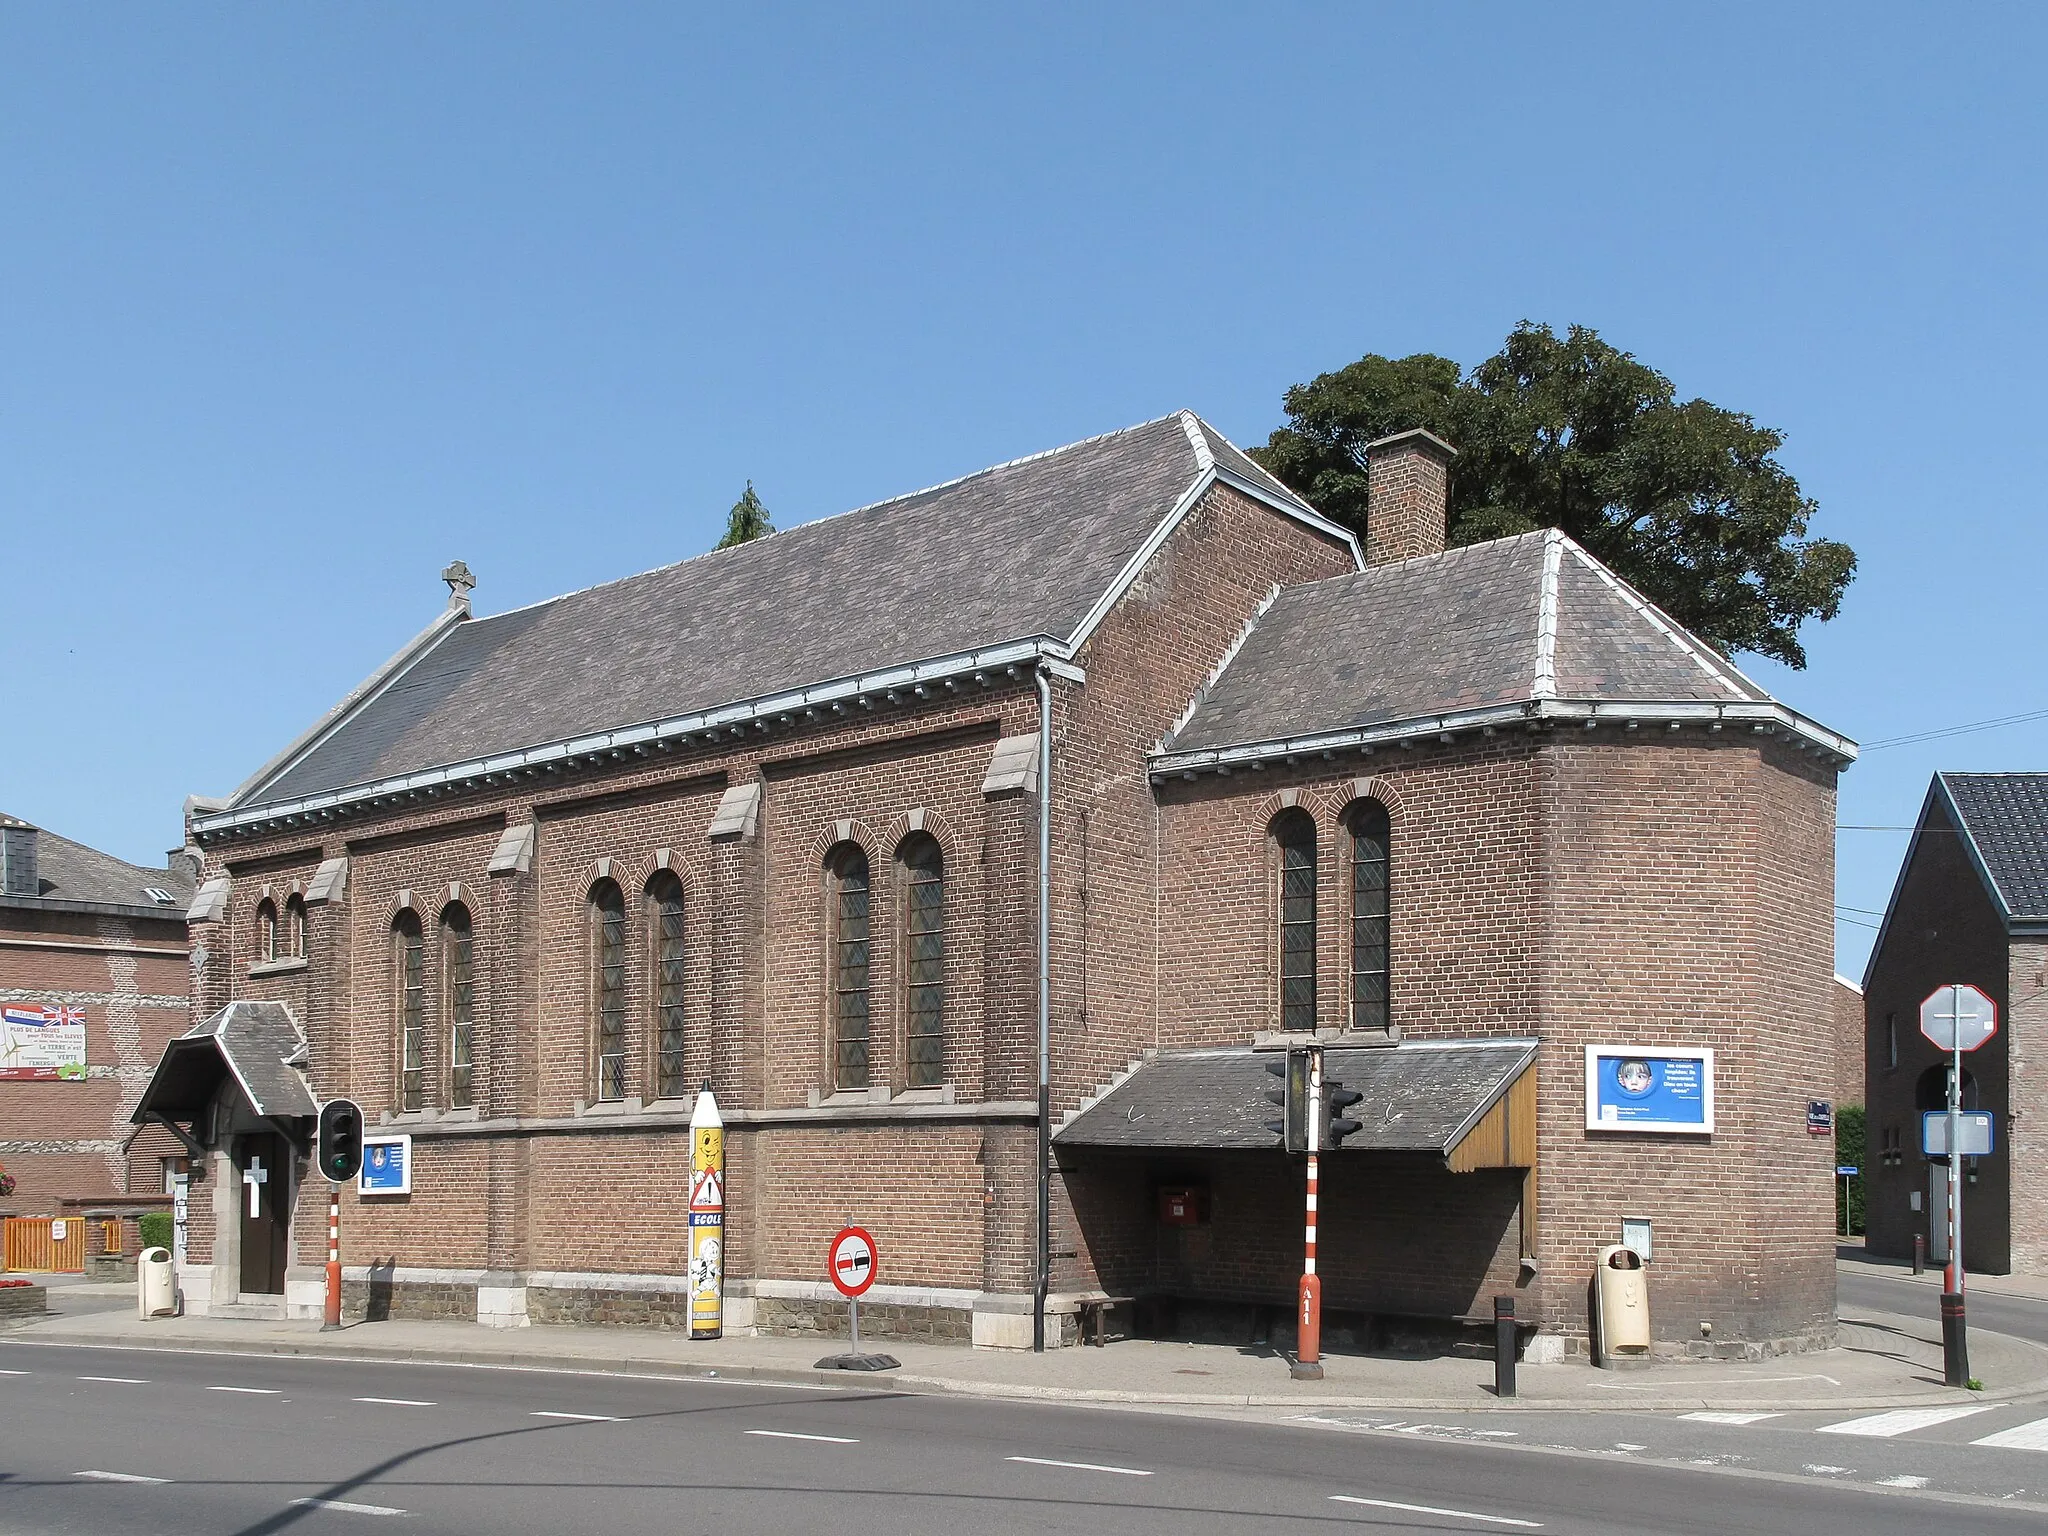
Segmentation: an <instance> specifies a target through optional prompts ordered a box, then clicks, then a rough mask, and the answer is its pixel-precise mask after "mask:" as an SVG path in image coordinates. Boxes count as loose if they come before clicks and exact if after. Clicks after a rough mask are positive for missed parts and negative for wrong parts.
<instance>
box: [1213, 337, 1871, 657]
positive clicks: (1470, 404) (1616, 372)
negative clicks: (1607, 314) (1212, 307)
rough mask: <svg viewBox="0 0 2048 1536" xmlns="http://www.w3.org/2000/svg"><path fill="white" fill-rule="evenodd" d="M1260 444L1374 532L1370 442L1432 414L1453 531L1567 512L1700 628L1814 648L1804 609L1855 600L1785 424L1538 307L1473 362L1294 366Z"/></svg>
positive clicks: (1602, 552)
mask: <svg viewBox="0 0 2048 1536" xmlns="http://www.w3.org/2000/svg"><path fill="white" fill-rule="evenodd" d="M1285 405H1286V409H1287V416H1288V425H1286V426H1284V427H1282V428H1280V429H1279V430H1278V431H1276V432H1274V433H1273V435H1272V437H1271V438H1270V439H1269V440H1268V441H1267V443H1266V445H1265V446H1264V447H1263V448H1258V449H1254V450H1253V456H1254V457H1255V458H1257V459H1258V461H1259V462H1260V463H1261V464H1263V465H1265V467H1266V468H1267V469H1269V470H1271V471H1272V472H1273V473H1274V474H1275V475H1277V476H1279V477H1280V479H1281V480H1283V481H1285V482H1286V483H1287V484H1288V485H1289V486H1292V487H1293V488H1294V489H1295V490H1297V491H1299V492H1301V493H1302V494H1303V495H1304V496H1306V497H1308V498H1309V500H1310V501H1311V502H1312V503H1313V504H1314V505H1315V506H1317V507H1319V508H1320V509H1322V511H1323V512H1325V513H1326V514H1328V515H1329V516H1331V517H1333V518H1335V519H1337V520H1338V521H1339V522H1342V523H1345V524H1347V525H1348V526H1349V527H1351V528H1352V530H1353V531H1355V532H1357V533H1359V534H1361V535H1362V534H1363V533H1364V531H1365V519H1366V464H1365V445H1366V444H1367V443H1369V442H1371V441H1372V440H1373V439H1375V438H1379V437H1385V436H1387V435H1388V434H1389V433H1392V432H1401V431H1405V430H1407V429H1408V428H1410V427H1427V428H1428V429H1429V430H1430V431H1432V432H1434V433H1436V434H1437V435H1438V436H1439V437H1441V438H1443V439H1445V440H1446V441H1447V442H1449V443H1451V444H1453V445H1454V446H1455V447H1456V448H1457V449H1458V457H1457V459H1456V460H1455V461H1453V463H1452V465H1451V507H1450V530H1449V535H1450V542H1451V543H1452V544H1474V543H1477V542H1479V541H1480V540H1482V539H1494V538H1500V537H1503V536H1504V535H1507V534H1514V533H1526V532H1528V531H1530V530H1531V529H1536V528H1562V529H1563V530H1564V531H1565V532H1566V533H1568V534H1570V535H1571V536H1572V538H1574V539H1576V540H1577V541H1578V542H1579V543H1581V544H1583V545H1584V546H1585V547H1586V548H1587V549H1588V550H1590V551H1592V553H1593V554H1594V555H1596V556H1597V557H1598V558H1599V559H1601V560H1603V561H1605V562H1606V563H1607V565H1608V566H1610V567H1611V568H1612V569H1613V570H1614V571H1616V572H1617V573H1618V574H1619V575H1620V576H1621V577H1622V578H1623V579H1624V580H1626V581H1628V582H1629V583H1631V584H1632V585H1633V586H1635V587H1636V588H1637V589H1639V590H1640V591H1642V592H1643V593H1644V594H1646V595H1647V596H1648V597H1649V598H1650V600H1651V601H1653V602H1655V603H1656V604H1657V605H1658V606H1659V607H1661V608H1663V609H1664V611H1665V612H1667V613H1669V614H1670V615H1671V616H1672V617H1673V618H1675V619H1677V620H1678V621H1679V622H1680V623H1681V624H1684V625H1685V626H1686V627H1687V628H1688V629H1690V630H1692V631H1693V632H1694V633H1695V634H1697V635H1699V636H1700V637H1701V638H1702V639H1704V640H1706V641H1707V642H1709V643H1710V644H1712V645H1714V646H1716V647H1718V648H1719V649H1721V650H1723V651H1727V652H1735V651H1753V652H1756V653H1758V654H1760V655H1764V656H1773V657H1776V658H1777V659H1778V660H1780V661H1782V662H1785V663H1786V664H1788V665H1790V666H1793V667H1803V666H1805V665H1806V652H1805V650H1804V648H1803V647H1801V645H1800V643H1799V627H1800V625H1801V624H1803V623H1804V622H1805V621H1806V620H1807V619H1815V618H1817V619H1821V620H1827V619H1831V618H1833V617H1834V616H1835V614H1836V612H1837V611H1838V610H1839V609H1840V607H1841V604H1842V593H1843V591H1844V589H1846V588H1847V587H1848V585H1849V581H1850V578H1851V577H1852V576H1853V575H1854V574H1855V571H1856V555H1855V552H1854V551H1853V550H1851V549H1850V548H1849V546H1848V545H1846V544H1841V543H1837V542H1836V541H1834V540H1832V539H1809V538H1807V537H1806V526H1807V521H1808V519H1809V518H1811V517H1812V515H1813V513H1814V511H1815V504H1814V502H1813V501H1812V499H1811V498H1809V497H1807V496H1806V495H1804V494H1803V493H1802V492H1801V491H1800V489H1799V482H1798V481H1796V480H1794V479H1793V478H1792V476H1791V475H1790V474H1788V473H1787V472H1786V471H1785V469H1784V467H1783V466H1782V465H1780V464H1779V463H1778V462H1777V461H1776V460H1775V459H1773V458H1772V457H1771V455H1772V454H1774V453H1775V452H1776V451H1777V449H1778V447H1779V445H1780V444H1781V443H1783V441H1784V435H1783V434H1782V433H1780V432H1777V431H1774V430H1773V429H1771V428H1769V427H1760V426H1758V425H1757V424H1756V423H1755V422H1754V421H1752V420H1751V419H1750V418H1749V417H1748V416H1745V415H1743V414H1742V413H1741V412H1739V411H1730V410H1724V409H1722V408H1721V407H1720V406H1717V405H1712V404H1710V403H1708V402H1707V401H1705V400H1684V401H1681V400H1679V399H1677V398H1676V396H1675V394H1674V392H1673V390H1672V387H1671V381H1670V380H1669V379H1667V378H1665V377H1664V375H1662V374H1661V373H1658V372H1657V371H1656V370H1655V369H1654V368H1650V367H1648V366H1646V365H1645V364H1643V363H1640V362H1638V361H1637V360H1636V359H1635V358H1634V357H1632V356H1630V355H1629V354H1628V353H1626V352H1622V351H1619V350H1617V349H1616V348H1614V347H1611V346H1609V345H1608V344H1607V343H1606V342H1604V341H1602V340H1601V339H1600V337H1599V336H1598V335H1597V334H1596V333H1595V332H1593V331H1590V330H1588V329H1586V328H1585V327H1584V326H1577V325H1575V326H1573V327H1572V328H1571V330H1570V331H1569V332H1567V333H1566V334H1565V335H1563V336H1559V335H1557V334H1556V333H1555V332H1554V331H1552V330H1551V329H1550V327H1549V326H1547V325H1534V324H1531V323H1530V322H1528V321H1524V322H1522V324H1520V325H1518V326H1516V327H1515V329H1514V331H1513V332H1512V333H1511V334H1510V335H1509V336H1508V339H1507V342H1506V344H1505V345H1504V346H1502V348H1501V349H1500V351H1499V352H1497V353H1495V354H1494V355H1493V356H1492V357H1489V358H1488V359H1486V361H1485V362H1483V363H1481V364H1479V366H1478V367H1476V368H1474V369H1472V371H1471V372H1470V373H1464V372H1462V371H1461V370H1460V369H1459V367H1458V365H1457V364H1456V363H1454V362H1452V361H1451V360H1450V359H1449V358H1445V357H1435V356H1431V355H1430V354H1428V353H1417V354H1416V355H1415V356H1413V357H1403V358H1389V357H1380V356H1378V355H1376V354H1368V355H1367V356H1365V357H1362V358H1360V359H1359V360H1358V361H1357V362H1355V363H1352V364H1351V365H1350V366H1348V367H1345V368H1340V369H1338V370H1337V371H1336V372H1334V373H1325V374H1322V375H1320V376H1319V377H1317V378H1315V379H1313V380H1311V381H1310V382H1308V383H1306V384H1297V385H1295V386H1294V387H1293V388H1292V389H1290V390H1288V391H1287V394H1286V397H1285Z"/></svg>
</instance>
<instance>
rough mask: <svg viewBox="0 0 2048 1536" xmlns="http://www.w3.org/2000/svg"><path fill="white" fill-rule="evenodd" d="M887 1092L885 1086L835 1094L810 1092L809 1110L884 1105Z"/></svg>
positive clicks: (852, 1089) (819, 1091)
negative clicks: (857, 1105) (856, 1105)
mask: <svg viewBox="0 0 2048 1536" xmlns="http://www.w3.org/2000/svg"><path fill="white" fill-rule="evenodd" d="M888 1102H889V1090H888V1088H887V1087H886V1086H882V1087H869V1088H842V1089H840V1090H839V1091H838V1092H837V1093H825V1092H823V1091H821V1090H819V1089H816V1088H813V1089H812V1090H811V1108H813V1109H845V1108H847V1107H848V1106H850V1105H854V1104H886V1103H888Z"/></svg>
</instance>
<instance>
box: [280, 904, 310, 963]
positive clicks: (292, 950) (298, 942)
mask: <svg viewBox="0 0 2048 1536" xmlns="http://www.w3.org/2000/svg"><path fill="white" fill-rule="evenodd" d="M284 940H285V953H286V954H288V955H290V956H291V957H292V959H294V960H303V959H305V958H306V903H305V902H304V901H303V900H301V899H300V898H299V897H297V896H288V897H286V898H285V903H284Z"/></svg>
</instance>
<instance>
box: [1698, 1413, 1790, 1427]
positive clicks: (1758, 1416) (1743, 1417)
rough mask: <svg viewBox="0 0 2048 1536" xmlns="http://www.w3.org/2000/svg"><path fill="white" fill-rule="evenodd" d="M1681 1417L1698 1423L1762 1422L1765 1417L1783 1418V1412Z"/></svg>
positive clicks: (1707, 1414)
mask: <svg viewBox="0 0 2048 1536" xmlns="http://www.w3.org/2000/svg"><path fill="white" fill-rule="evenodd" d="M1679 1417H1680V1418H1681V1419H1691V1420H1692V1421H1693V1422H1694V1423H1696V1424H1761V1423H1763V1421H1764V1420H1765V1419H1781V1418H1783V1417H1784V1415H1783V1414H1781V1413H1721V1412H1719V1411H1708V1412H1701V1413H1681V1414H1680V1415H1679Z"/></svg>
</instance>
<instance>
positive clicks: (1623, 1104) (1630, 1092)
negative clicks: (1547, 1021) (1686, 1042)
mask: <svg viewBox="0 0 2048 1536" xmlns="http://www.w3.org/2000/svg"><path fill="white" fill-rule="evenodd" d="M1586 1129H1587V1130H1589V1131H1642V1132H1648V1131H1655V1132H1663V1133H1670V1132H1673V1131H1676V1132H1682V1133H1690V1134H1692V1135H1711V1134H1712V1133H1713V1129H1714V1053H1713V1051H1712V1050H1711V1049H1710V1048H1707V1047H1697V1048H1675V1047H1671V1046H1632V1045H1589V1046H1587V1047H1586Z"/></svg>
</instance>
